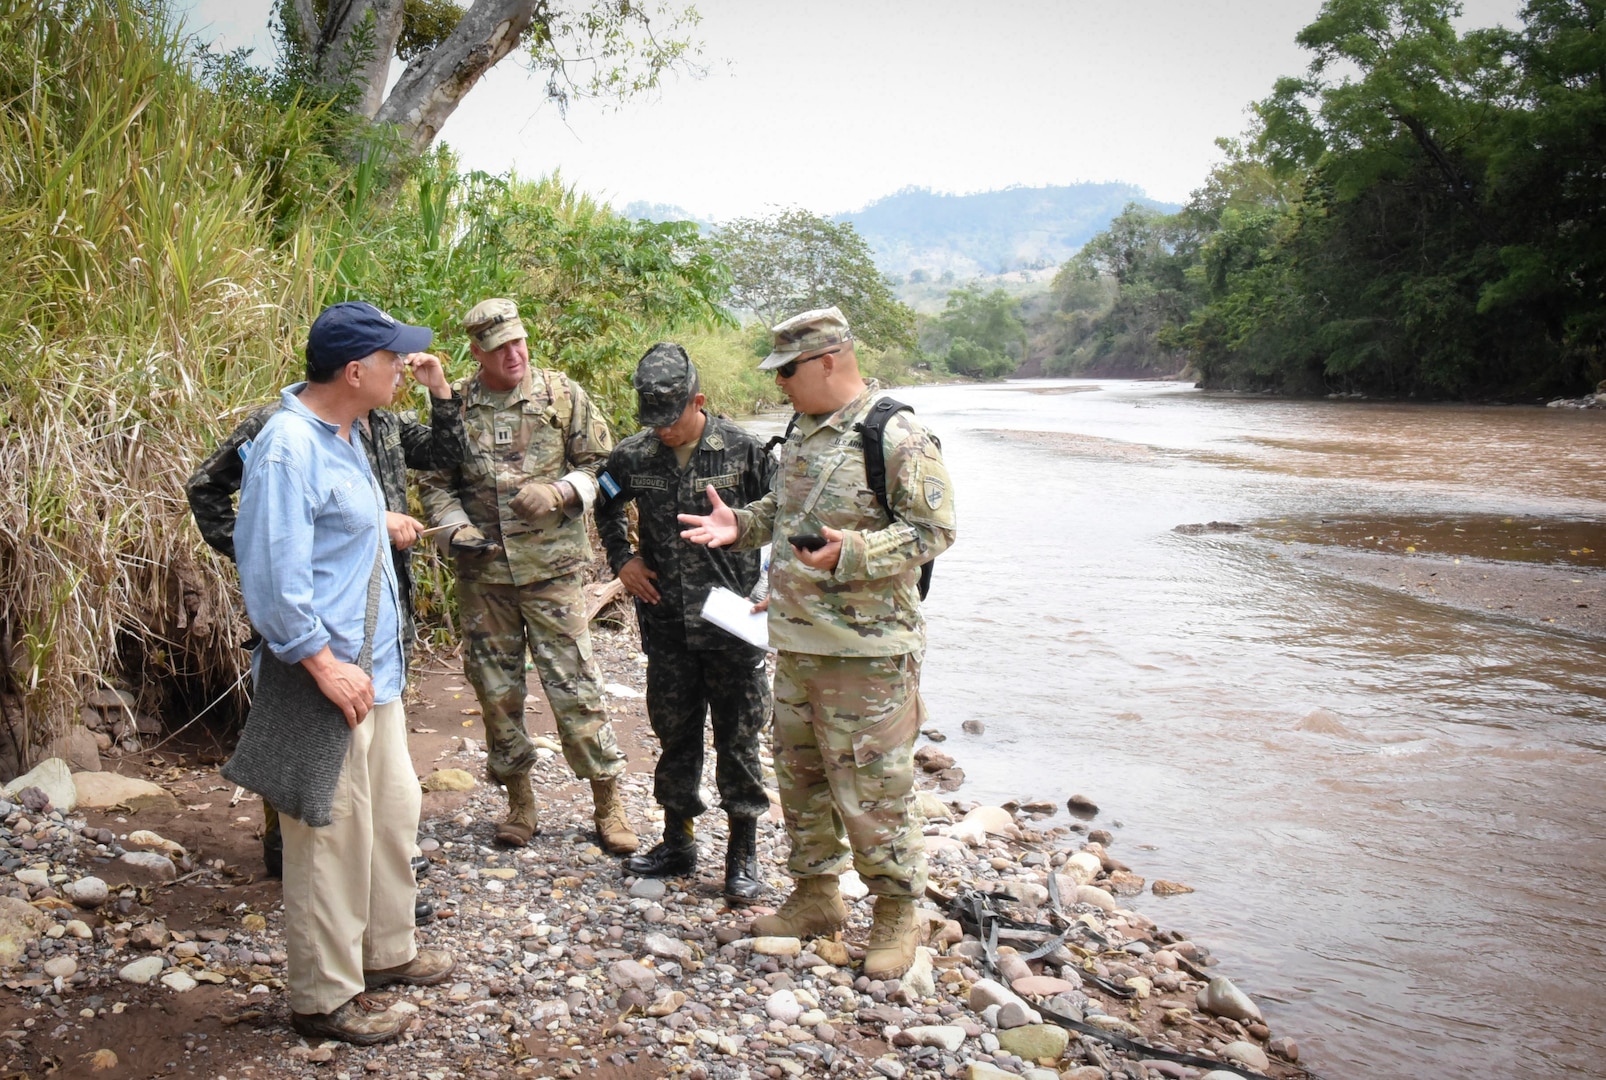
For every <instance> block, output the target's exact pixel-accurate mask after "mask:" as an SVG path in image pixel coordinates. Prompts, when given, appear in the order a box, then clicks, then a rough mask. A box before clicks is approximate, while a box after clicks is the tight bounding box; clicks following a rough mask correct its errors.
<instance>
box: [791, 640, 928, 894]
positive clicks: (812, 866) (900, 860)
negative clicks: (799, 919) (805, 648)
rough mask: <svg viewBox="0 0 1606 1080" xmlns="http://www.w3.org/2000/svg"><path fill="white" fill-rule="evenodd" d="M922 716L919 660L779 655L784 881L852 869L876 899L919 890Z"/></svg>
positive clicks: (922, 867) (922, 874)
mask: <svg viewBox="0 0 1606 1080" xmlns="http://www.w3.org/2000/svg"><path fill="white" fill-rule="evenodd" d="M924 716H925V705H924V704H923V703H922V702H921V700H920V658H919V656H917V655H916V654H914V653H906V654H904V655H902V656H870V657H852V656H814V655H811V654H807V653H793V652H782V653H781V654H780V655H779V656H778V658H777V662H776V665H775V732H774V736H773V739H774V752H775V776H776V779H777V780H778V781H779V783H780V789H781V810H782V812H783V813H784V814H785V816H786V833H787V836H788V837H789V838H790V839H791V842H792V855H791V858H790V859H789V860H788V861H787V869H789V870H790V871H791V872H792V875H793V876H794V877H809V876H813V875H815V874H839V873H841V872H842V871H843V870H845V869H846V868H847V864H848V856H849V854H850V851H851V854H852V857H853V867H854V869H856V870H857V871H858V872H859V877H860V878H862V879H863V880H864V884H865V885H866V886H867V887H868V888H869V890H870V892H872V893H874V894H875V895H877V896H893V897H905V896H908V897H914V896H920V895H921V894H922V893H924V891H925V888H926V842H925V839H924V838H923V837H922V836H921V817H920V813H919V810H918V809H917V808H916V806H915V802H914V798H913V796H914V744H915V736H916V735H917V734H918V733H919V731H920V725H921V722H922V720H923V718H924Z"/></svg>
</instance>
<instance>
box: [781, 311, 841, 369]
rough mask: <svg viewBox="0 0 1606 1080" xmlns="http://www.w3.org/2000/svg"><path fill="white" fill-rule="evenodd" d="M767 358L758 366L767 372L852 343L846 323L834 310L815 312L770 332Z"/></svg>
mask: <svg viewBox="0 0 1606 1080" xmlns="http://www.w3.org/2000/svg"><path fill="white" fill-rule="evenodd" d="M770 335H771V339H770V350H771V351H770V354H769V355H768V356H766V357H765V358H764V360H763V361H762V362H761V363H760V364H759V365H758V369H759V370H760V371H770V370H773V369H774V368H778V367H780V366H781V365H782V364H786V363H789V362H791V361H793V360H796V359H797V358H798V357H800V356H803V355H805V354H807V353H811V352H818V351H819V350H821V349H828V348H830V347H831V346H832V345H842V344H844V343H846V342H849V341H852V340H853V335H852V334H851V333H849V332H848V320H847V318H846V316H844V315H843V314H842V312H841V310H839V309H838V308H834V307H828V308H815V309H814V310H813V311H805V312H804V313H803V314H801V315H793V316H792V317H791V318H790V319H787V320H786V321H785V322H783V323H781V324H780V325H779V326H776V327H774V328H773V329H771V330H770Z"/></svg>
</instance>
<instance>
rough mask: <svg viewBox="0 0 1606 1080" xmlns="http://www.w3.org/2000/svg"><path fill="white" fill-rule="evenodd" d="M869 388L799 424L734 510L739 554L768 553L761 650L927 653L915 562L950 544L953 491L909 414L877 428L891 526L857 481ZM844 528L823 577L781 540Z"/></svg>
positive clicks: (932, 443)
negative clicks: (747, 502)
mask: <svg viewBox="0 0 1606 1080" xmlns="http://www.w3.org/2000/svg"><path fill="white" fill-rule="evenodd" d="M877 390H878V387H877V386H876V384H875V383H873V382H872V383H870V384H869V386H868V387H866V389H865V392H864V393H862V394H860V395H859V396H858V397H857V398H855V399H854V400H853V401H851V402H849V403H848V404H846V405H844V406H843V407H842V408H841V409H839V410H837V411H836V412H834V413H832V414H830V415H829V416H823V417H815V416H800V417H798V421H797V426H796V427H795V428H794V429H793V431H792V434H791V435H790V436H789V437H788V438H787V440H786V442H785V443H783V444H782V445H781V459H780V462H779V463H778V464H777V466H776V469H775V478H774V481H773V483H772V484H771V488H770V493H769V494H768V495H766V496H765V497H764V498H763V499H761V500H759V501H758V502H756V503H754V504H752V505H751V506H749V507H747V508H746V509H743V510H737V511H736V521H737V526H738V528H739V529H740V530H741V532H740V539H739V541H738V542H737V547H739V548H744V549H745V548H756V547H759V546H761V545H762V544H764V543H766V542H767V541H769V540H770V539H771V538H772V537H773V538H774V541H775V546H774V549H773V550H772V552H771V554H770V644H771V645H772V646H774V647H775V648H777V649H780V650H783V651H786V652H799V653H812V654H816V655H821V656H896V655H900V654H902V653H908V652H916V651H919V650H921V649H924V647H925V641H926V628H925V621H924V620H923V619H922V618H921V615H920V593H919V579H920V565H921V564H922V563H924V562H927V561H928V560H931V559H934V558H936V557H937V556H938V555H940V554H942V553H943V552H944V551H946V550H947V549H948V546H949V545H950V544H952V543H953V542H954V496H953V485H952V483H951V482H950V481H949V479H948V469H947V467H946V466H945V465H944V464H943V461H942V449H941V447H940V446H939V445H938V444H937V440H936V439H935V438H933V437H932V435H931V433H930V432H929V431H927V430H926V428H925V426H924V425H923V424H921V423H920V421H919V420H917V419H916V418H915V416H914V414H913V413H910V412H907V411H906V412H900V413H898V414H896V415H895V416H893V417H892V419H891V420H889V421H888V422H887V428H886V432H885V434H884V436H883V438H882V442H881V445H882V448H883V451H884V453H885V455H886V463H887V501H888V503H889V504H891V506H892V509H893V512H894V514H896V516H897V520H896V521H893V520H892V519H890V518H889V517H888V516H887V512H886V511H885V510H883V509H882V508H881V504H880V503H879V502H877V501H876V497H875V492H874V491H872V490H871V489H870V486H869V484H868V483H867V482H866V480H865V474H864V448H863V443H862V441H861V438H860V433H859V431H858V430H857V425H858V424H860V423H861V422H862V421H863V420H864V417H865V416H866V414H868V413H869V411H870V406H871V405H872V404H873V403H874V401H875V398H876V395H877ZM822 527H829V528H832V529H839V530H841V531H842V533H843V534H844V535H843V538H842V555H841V558H840V560H839V561H838V563H837V565H836V569H835V570H834V571H832V572H830V573H827V572H825V571H821V570H814V569H811V568H809V567H807V566H805V565H803V564H802V563H801V562H799V561H798V559H797V554H796V552H794V551H793V550H792V547H791V545H789V544H787V543H786V538H787V537H789V536H795V535H798V534H800V533H818V532H819V531H820V529H821V528H822Z"/></svg>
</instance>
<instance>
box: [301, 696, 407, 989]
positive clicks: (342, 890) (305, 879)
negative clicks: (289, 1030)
mask: <svg viewBox="0 0 1606 1080" xmlns="http://www.w3.org/2000/svg"><path fill="white" fill-rule="evenodd" d="M406 725H407V718H406V716H405V715H404V713H403V709H402V703H401V702H400V701H391V702H387V703H386V704H384V705H375V706H374V708H373V711H372V712H370V713H369V714H368V715H367V716H366V717H364V718H363V721H362V723H360V724H358V725H357V726H356V728H354V729H353V730H352V732H351V747H350V749H348V750H347V751H346V762H345V767H344V768H343V769H342V770H341V773H340V784H339V786H338V787H336V788H335V803H334V815H333V816H334V821H333V822H331V823H330V824H328V825H325V826H324V827H322V828H318V829H314V828H312V827H310V826H308V825H305V824H303V823H302V822H299V821H297V820H295V819H294V818H291V817H281V818H280V827H281V828H282V829H283V831H284V924H285V925H284V936H285V944H286V951H287V952H288V953H289V955H290V972H289V974H290V1008H291V1009H292V1010H293V1011H295V1012H298V1013H326V1012H333V1011H334V1010H335V1009H338V1008H339V1007H340V1006H341V1005H344V1004H345V1003H346V1002H348V1001H350V1000H351V999H352V998H353V997H354V996H356V995H357V994H360V993H361V992H362V990H363V979H362V973H363V969H365V968H366V969H368V970H375V969H378V968H388V967H396V966H397V965H399V964H405V963H407V962H408V961H410V960H412V958H413V957H414V956H415V955H416V954H417V952H418V946H417V944H416V943H415V942H414V940H413V902H414V899H415V895H416V893H417V891H418V886H417V883H416V882H415V881H414V880H413V869H412V866H411V864H410V858H411V855H412V850H413V844H414V841H415V839H416V837H417V835H418V811H419V805H420V803H421V801H422V796H421V793H420V790H419V786H418V776H417V775H416V774H415V773H414V772H413V763H412V759H411V758H409V757H408V756H407V726H406Z"/></svg>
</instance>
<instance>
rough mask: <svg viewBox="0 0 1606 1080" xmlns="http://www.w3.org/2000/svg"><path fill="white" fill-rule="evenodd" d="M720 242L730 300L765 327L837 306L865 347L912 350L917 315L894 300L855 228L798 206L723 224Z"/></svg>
mask: <svg viewBox="0 0 1606 1080" xmlns="http://www.w3.org/2000/svg"><path fill="white" fill-rule="evenodd" d="M715 241H716V243H717V244H718V248H719V252H720V254H721V256H722V258H723V259H724V261H725V264H726V265H727V266H728V267H729V268H730V274H731V289H730V300H731V303H732V304H733V305H734V306H735V307H737V308H741V309H745V310H747V311H751V312H753V313H754V314H756V315H757V316H758V317H759V318H760V319H762V320H764V322H765V323H766V324H768V325H771V326H773V325H774V324H776V323H778V322H781V321H782V320H783V319H785V318H787V317H788V316H791V315H795V314H797V313H798V312H800V311H808V310H810V309H812V308H822V307H831V306H835V307H838V308H841V309H842V313H843V314H844V315H846V316H847V318H848V325H849V326H851V327H852V328H853V334H854V336H855V337H856V338H859V339H861V340H863V341H864V342H866V343H867V344H869V345H871V346H873V347H876V348H881V349H892V348H895V349H904V350H913V349H914V347H915V317H914V312H913V311H911V310H910V309H909V307H908V306H907V305H905V304H904V303H903V302H902V301H901V300H899V299H898V298H897V297H896V296H894V295H892V287H891V285H890V283H889V282H888V281H887V279H886V277H885V276H884V275H883V274H882V273H881V271H880V270H878V269H876V265H875V257H874V256H873V255H872V254H871V252H870V247H869V245H868V244H866V243H865V242H864V239H863V238H862V237H860V236H859V234H858V233H857V232H856V231H854V228H853V225H852V224H851V223H849V222H841V223H838V222H834V221H831V220H829V219H827V218H824V217H821V216H820V215H818V214H812V213H810V212H809V211H807V210H803V209H799V208H793V209H790V210H783V211H781V212H779V213H776V214H771V215H769V216H768V217H748V218H736V219H735V220H733V221H729V222H727V223H725V224H724V225H723V226H721V227H720V229H719V232H718V233H717V234H716V236H715Z"/></svg>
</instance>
